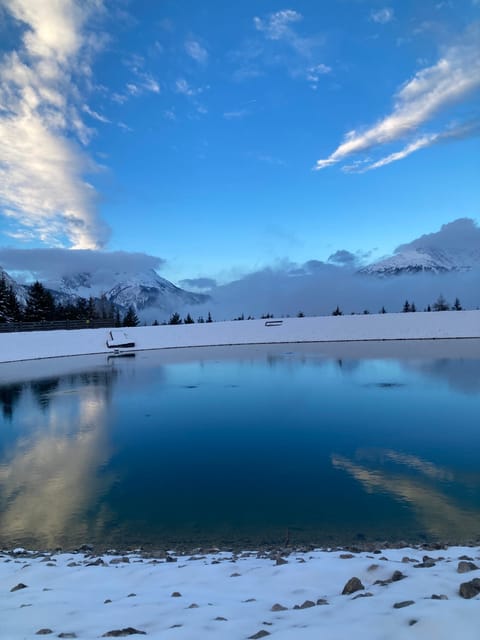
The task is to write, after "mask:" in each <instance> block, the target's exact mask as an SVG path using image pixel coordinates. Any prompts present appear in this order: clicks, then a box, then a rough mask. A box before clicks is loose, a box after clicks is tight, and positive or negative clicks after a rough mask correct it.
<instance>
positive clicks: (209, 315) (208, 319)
mask: <svg viewBox="0 0 480 640" xmlns="http://www.w3.org/2000/svg"><path fill="white" fill-rule="evenodd" d="M207 322H213V320H212V316H211V314H210V311H209V312H208V316H207Z"/></svg>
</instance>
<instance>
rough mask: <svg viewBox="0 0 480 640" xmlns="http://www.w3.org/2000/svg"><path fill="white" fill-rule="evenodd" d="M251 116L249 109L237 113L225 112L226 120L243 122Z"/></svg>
mask: <svg viewBox="0 0 480 640" xmlns="http://www.w3.org/2000/svg"><path fill="white" fill-rule="evenodd" d="M249 115H250V111H249V110H248V109H238V110H237V111H225V113H224V114H223V117H224V118H225V120H241V119H242V118H245V117H246V116H249Z"/></svg>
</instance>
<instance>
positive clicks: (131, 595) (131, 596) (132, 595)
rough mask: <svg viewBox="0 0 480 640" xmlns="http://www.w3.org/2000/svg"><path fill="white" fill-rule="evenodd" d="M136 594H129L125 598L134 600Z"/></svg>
mask: <svg viewBox="0 0 480 640" xmlns="http://www.w3.org/2000/svg"><path fill="white" fill-rule="evenodd" d="M136 597H137V594H136V593H129V594H128V596H127V598H136Z"/></svg>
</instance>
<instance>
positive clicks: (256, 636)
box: [248, 629, 270, 640]
mask: <svg viewBox="0 0 480 640" xmlns="http://www.w3.org/2000/svg"><path fill="white" fill-rule="evenodd" d="M269 635H270V633H269V632H268V631H265V629H260V631H257V633H254V634H253V636H248V638H249V640H259V638H266V637H267V636H269Z"/></svg>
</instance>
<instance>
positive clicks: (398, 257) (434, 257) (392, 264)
mask: <svg viewBox="0 0 480 640" xmlns="http://www.w3.org/2000/svg"><path fill="white" fill-rule="evenodd" d="M479 266H480V249H476V250H462V249H438V248H436V247H428V246H426V247H418V248H411V249H405V250H404V251H399V252H397V253H395V254H394V255H392V256H389V257H388V258H383V259H382V260H378V261H377V262H373V263H371V264H369V265H367V266H365V267H362V268H361V269H359V273H361V274H365V275H375V276H398V275H402V274H407V273H408V274H412V273H450V272H462V271H470V270H471V269H472V268H474V267H479Z"/></svg>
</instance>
